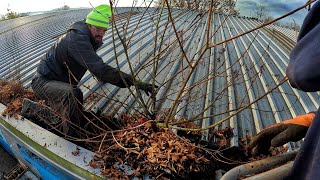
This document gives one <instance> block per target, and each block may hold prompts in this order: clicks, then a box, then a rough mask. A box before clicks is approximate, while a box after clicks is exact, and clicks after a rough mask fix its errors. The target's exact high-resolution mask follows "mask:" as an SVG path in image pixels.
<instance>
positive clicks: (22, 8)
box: [0, 0, 149, 15]
mask: <svg viewBox="0 0 320 180" xmlns="http://www.w3.org/2000/svg"><path fill="white" fill-rule="evenodd" d="M133 1H137V6H141V3H142V2H143V1H142V0H119V1H118V5H117V6H119V7H125V6H127V7H131V6H132V3H133ZM147 2H149V0H147ZM90 3H91V4H92V5H93V6H98V5H100V4H109V0H0V15H4V14H6V13H7V9H8V8H9V9H11V10H12V11H14V12H18V13H24V12H35V11H48V10H52V9H55V8H60V7H62V6H64V5H68V6H70V7H71V8H78V7H91V5H90Z"/></svg>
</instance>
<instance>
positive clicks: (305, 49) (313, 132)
mask: <svg viewBox="0 0 320 180" xmlns="http://www.w3.org/2000/svg"><path fill="white" fill-rule="evenodd" d="M319 12H320V1H318V2H317V3H316V4H314V5H313V7H312V9H311V11H310V12H309V13H308V15H307V17H306V18H305V20H304V22H303V25H302V27H301V31H300V33H299V37H298V42H297V44H296V46H295V48H294V49H293V50H292V53H291V55H290V62H289V67H288V69H287V76H288V77H289V81H290V84H291V85H292V86H293V87H295V88H298V89H300V90H303V91H319V90H320V70H319V68H320V48H319V47H320V15H319ZM319 178H320V110H319V109H318V111H317V113H316V116H315V117H314V119H313V121H312V124H311V126H310V127H309V129H308V132H307V134H306V136H305V139H304V142H303V144H302V147H301V148H300V150H299V153H298V155H297V157H296V159H295V161H294V164H293V168H292V171H291V173H290V176H289V177H288V178H287V179H290V180H291V179H319Z"/></svg>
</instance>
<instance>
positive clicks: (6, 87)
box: [0, 79, 35, 118]
mask: <svg viewBox="0 0 320 180" xmlns="http://www.w3.org/2000/svg"><path fill="white" fill-rule="evenodd" d="M23 98H28V99H31V100H34V99H35V96H34V94H33V92H32V91H31V90H27V89H25V88H24V87H23V86H22V84H21V83H20V82H17V81H14V82H9V81H6V80H2V79H1V80H0V103H2V104H4V105H6V106H7V108H6V110H5V111H4V112H3V113H2V115H9V116H14V117H15V118H18V116H17V115H18V114H20V111H21V107H22V100H23Z"/></svg>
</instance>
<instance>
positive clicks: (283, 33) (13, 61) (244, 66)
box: [0, 8, 319, 145]
mask: <svg viewBox="0 0 320 180" xmlns="http://www.w3.org/2000/svg"><path fill="white" fill-rule="evenodd" d="M145 10H146V9H145V8H138V9H136V8H135V9H131V8H118V9H117V13H118V14H121V13H125V12H129V11H134V12H138V14H135V15H133V16H131V18H130V21H129V23H128V24H127V23H126V19H119V20H118V21H117V24H118V27H119V28H120V36H121V37H123V36H124V34H123V29H122V27H124V25H128V28H127V30H126V31H127V34H126V37H127V42H128V40H129V37H131V39H130V43H129V44H128V56H129V61H130V63H131V65H132V68H133V69H134V72H135V73H137V74H138V77H139V78H140V79H142V80H144V81H151V79H152V75H151V74H152V71H153V68H152V61H153V59H154V57H155V54H158V52H159V44H160V40H161V36H162V35H163V32H165V34H164V36H163V40H162V47H161V48H162V53H161V54H160V59H159V60H158V65H157V66H158V69H157V77H156V84H157V85H160V89H159V92H158V94H157V103H156V107H157V109H158V110H162V111H165V110H167V109H168V108H169V107H171V106H172V103H173V100H174V99H175V98H176V96H177V93H178V91H179V89H180V87H181V83H182V81H183V80H184V79H185V78H186V75H187V72H188V71H189V69H188V68H187V66H188V62H186V60H185V59H183V54H182V51H181V49H180V47H179V44H178V43H177V42H176V41H175V40H176V36H175V33H174V31H173V28H172V25H171V24H170V23H169V24H168V25H167V22H168V11H167V10H164V11H163V13H161V12H160V11H159V10H157V9H152V8H151V9H149V10H148V11H147V12H146V13H145V12H144V11H145ZM89 11H90V9H81V10H72V11H64V12H52V13H49V14H42V15H35V16H29V17H23V18H18V19H13V20H8V21H3V22H0V61H1V64H0V78H7V79H8V78H15V79H20V80H21V82H22V83H23V84H24V85H25V86H27V87H28V86H29V83H30V80H31V78H32V76H33V74H34V72H35V70H36V66H37V64H38V62H39V58H40V57H41V55H43V54H44V53H45V52H46V50H47V49H48V48H49V47H50V46H51V45H52V44H53V43H54V41H55V40H56V37H57V36H59V35H60V34H63V33H64V32H66V30H67V28H68V27H69V26H70V25H71V24H72V23H73V22H75V21H78V20H82V19H84V18H85V16H86V14H87V13H88V12H89ZM172 14H173V18H174V20H175V25H176V29H177V31H179V33H180V34H183V35H181V40H182V43H183V46H184V50H185V52H186V55H187V57H188V58H189V59H192V57H193V56H195V57H196V58H197V57H198V56H199V53H198V52H199V51H200V50H201V49H202V48H203V46H204V45H205V42H206V31H207V26H208V23H207V18H208V17H207V15H208V14H202V13H198V12H195V11H183V10H175V11H173V13H172ZM158 19H160V21H159V25H158V26H159V28H158V34H157V32H156V30H157V28H156V27H157V23H158ZM211 20H212V22H211V31H210V37H211V39H210V41H211V44H214V43H217V42H220V41H222V40H225V39H227V38H230V37H232V36H235V35H238V34H240V33H242V32H245V31H247V30H250V29H252V28H254V27H256V26H258V25H261V22H259V21H256V20H252V19H248V18H241V17H234V16H228V17H227V16H225V15H222V14H213V16H212V19H211ZM156 35H158V36H156ZM114 38H115V43H114V44H115V47H116V48H115V50H116V53H117V55H116V56H115V51H114V44H113V43H112V41H113V39H112V32H111V30H108V32H107V33H106V35H105V37H104V45H103V46H102V47H101V48H100V49H99V50H98V52H97V53H98V54H99V55H100V56H101V57H102V58H103V60H104V61H105V63H107V64H109V65H111V66H113V67H116V66H117V63H116V61H115V57H117V59H118V61H119V67H120V69H121V70H122V71H125V72H128V73H129V72H130V69H129V64H128V59H127V57H126V55H125V51H124V50H123V46H122V45H121V42H120V40H119V37H118V36H117V35H115V37H114ZM296 38H297V32H295V31H293V30H289V29H286V28H283V27H279V26H275V25H269V26H267V27H265V28H263V29H260V30H258V31H255V32H252V33H250V34H247V35H244V36H242V37H240V38H237V39H235V40H232V41H229V42H227V43H225V44H223V45H220V46H217V47H215V48H212V49H210V50H208V51H206V52H205V54H204V56H203V57H202V59H201V61H200V62H199V64H198V65H197V67H196V69H195V71H194V73H193V74H192V76H191V78H190V80H189V81H188V83H187V89H188V90H190V91H185V93H184V96H183V97H182V98H181V99H179V103H180V104H179V106H178V108H177V109H176V117H177V118H179V117H186V118H188V119H190V118H194V117H197V118H199V119H200V120H198V121H197V123H198V124H201V125H203V126H208V125H210V124H213V123H215V122H218V121H219V120H221V119H223V118H225V117H227V116H229V115H230V114H232V113H233V112H234V110H235V109H238V108H239V107H243V106H245V105H246V104H248V103H249V102H252V101H254V100H255V99H257V98H259V97H260V96H262V95H263V94H264V93H265V92H267V91H268V90H269V89H271V88H272V87H274V86H275V84H278V83H279V82H280V80H281V79H282V78H283V77H284V76H285V70H286V67H287V65H288V61H289V52H290V50H291V49H292V47H293V46H294V43H295V40H296ZM155 41H157V46H156V47H155ZM190 63H191V64H192V63H194V62H190ZM81 85H82V86H81V89H82V90H83V92H84V97H85V98H86V97H88V96H89V95H90V94H91V93H92V92H95V93H96V94H99V95H101V96H100V97H101V99H100V100H99V101H97V102H95V103H94V104H92V103H90V104H87V106H88V107H89V106H90V107H91V108H93V109H94V108H99V109H102V110H103V111H104V112H107V113H111V112H117V113H123V112H127V111H129V110H131V112H132V111H134V110H135V109H136V110H139V104H138V103H136V100H135V98H134V97H133V96H132V95H130V93H129V91H128V89H121V88H118V87H116V86H113V85H111V84H100V83H98V82H97V81H96V80H95V79H94V78H93V77H92V76H91V74H90V73H89V72H87V73H86V74H85V76H84V78H83V79H82V80H81ZM88 87H90V90H89V88H88ZM192 87H194V88H192ZM132 90H134V88H132ZM144 99H145V100H146V102H147V105H148V106H151V104H150V103H151V101H150V99H148V97H147V96H144ZM318 99H319V94H318V93H304V92H301V91H298V90H295V89H293V88H291V86H290V85H289V83H288V82H286V83H284V84H283V85H281V86H280V87H279V88H278V89H277V90H275V91H274V92H272V93H270V94H269V95H267V96H266V97H264V98H263V99H262V100H260V101H258V102H257V103H255V104H253V105H252V106H251V108H247V109H245V110H243V111H242V112H241V113H239V114H237V115H236V116H234V117H232V118H231V119H230V121H226V122H224V123H223V124H222V126H219V127H225V126H231V127H233V128H234V132H235V135H236V137H243V136H244V135H245V133H246V131H249V133H250V134H254V133H255V132H258V131H260V130H261V129H263V128H265V127H266V126H269V125H271V124H274V123H277V122H280V121H282V120H285V119H288V118H291V117H294V116H296V115H299V114H303V113H305V112H309V111H314V110H316V109H317V107H318V106H319V100H318ZM215 115H216V116H215ZM237 143H238V138H234V141H233V144H235V145H237ZM292 145H296V144H292Z"/></svg>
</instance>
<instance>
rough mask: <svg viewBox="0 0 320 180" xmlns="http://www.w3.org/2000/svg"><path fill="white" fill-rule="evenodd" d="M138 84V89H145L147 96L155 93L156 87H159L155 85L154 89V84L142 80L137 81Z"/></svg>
mask: <svg viewBox="0 0 320 180" xmlns="http://www.w3.org/2000/svg"><path fill="white" fill-rule="evenodd" d="M136 85H137V87H138V89H140V90H143V91H144V92H145V93H146V94H147V96H150V94H153V93H154V92H155V89H157V88H158V86H157V85H154V88H155V89H153V87H152V84H148V83H145V82H142V81H137V82H136Z"/></svg>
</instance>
